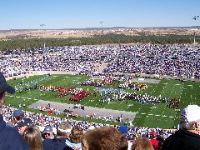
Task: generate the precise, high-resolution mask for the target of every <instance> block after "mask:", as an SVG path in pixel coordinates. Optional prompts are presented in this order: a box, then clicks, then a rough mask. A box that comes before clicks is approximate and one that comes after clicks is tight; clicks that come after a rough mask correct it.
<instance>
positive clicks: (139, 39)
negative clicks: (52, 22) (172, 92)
mask: <svg viewBox="0 0 200 150" xmlns="http://www.w3.org/2000/svg"><path fill="white" fill-rule="evenodd" d="M196 42H197V43H200V36H197V37H196ZM44 43H45V45H46V47H57V46H80V45H98V44H125V43H152V44H175V43H177V44H181V43H190V44H192V43H193V36H192V35H191V36H190V35H140V36H129V35H124V34H107V35H96V36H93V37H80V38H65V39H64V38H33V39H31V38H30V39H23V38H15V39H10V40H6V41H0V50H11V49H17V48H22V49H23V48H40V47H43V46H44Z"/></svg>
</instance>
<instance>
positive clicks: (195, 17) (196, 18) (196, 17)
mask: <svg viewBox="0 0 200 150" xmlns="http://www.w3.org/2000/svg"><path fill="white" fill-rule="evenodd" d="M192 19H193V20H194V21H197V20H198V19H199V16H194V17H193V18H192ZM195 44H196V32H195V30H194V46H195Z"/></svg>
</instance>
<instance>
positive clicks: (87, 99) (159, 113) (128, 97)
mask: <svg viewBox="0 0 200 150" xmlns="http://www.w3.org/2000/svg"><path fill="white" fill-rule="evenodd" d="M141 47H142V48H143V49H145V50H146V51H147V53H150V52H151V53H157V56H156V57H155V58H152V57H146V55H151V54H144V53H143V50H138V52H137V49H136V48H138V49H139V48H141ZM152 47H153V48H154V49H155V48H158V50H155V51H150V50H149V51H148V49H150V48H151V49H152ZM163 47H164V46H162V45H156V46H155V45H139V46H138V45H126V46H122V45H120V46H119V45H115V46H82V47H68V48H66V47H63V48H54V49H53V51H52V49H49V48H44V49H38V50H37V49H36V50H34V53H36V54H35V55H36V56H35V57H34V58H30V56H28V53H27V52H23V53H21V54H20V55H14V57H15V58H13V57H12V56H11V57H9V56H5V61H6V60H12V61H11V62H8V63H5V62H4V64H6V66H5V67H3V68H6V70H5V72H6V73H7V76H8V78H12V80H9V83H10V84H11V85H13V86H14V87H15V89H16V94H15V95H12V97H8V98H7V99H8V100H7V101H6V103H7V104H8V105H11V106H15V107H22V106H24V105H25V106H26V107H24V108H23V109H28V110H29V109H36V110H34V111H37V107H31V105H33V104H34V103H36V102H37V101H39V100H43V101H46V105H45V104H43V105H41V107H45V106H47V105H48V104H49V103H50V102H57V103H58V102H59V103H62V104H63V105H64V104H73V105H76V104H80V105H83V106H85V107H87V106H89V107H92V108H93V109H94V111H89V112H88V114H87V113H86V114H85V115H82V114H81V112H77V113H78V114H77V113H73V111H74V110H73V109H70V111H72V113H71V114H70V115H72V116H73V115H75V116H77V117H74V119H76V118H79V119H81V118H82V119H86V118H87V119H88V120H90V119H89V118H92V119H95V120H97V121H103V122H106V121H108V122H112V121H113V123H116V124H119V122H118V121H116V120H117V116H118V117H119V118H120V119H122V120H123V121H124V122H127V123H130V122H131V124H134V125H136V126H144V127H154V128H157V127H160V128H166V129H168V128H176V127H177V125H178V120H179V116H180V109H181V108H183V107H185V106H187V105H189V104H199V103H198V99H199V94H198V90H199V88H200V87H199V82H198V78H199V73H198V69H199V68H198V62H196V65H194V64H195V63H194V60H191V62H190V60H189V58H190V56H192V54H193V53H198V51H195V50H191V51H190V53H189V54H187V53H188V52H187V53H186V54H187V55H186V54H185V52H184V50H181V51H182V53H183V54H179V52H178V51H177V48H178V46H177V47H176V48H174V49H175V50H176V51H175V52H177V54H178V55H176V54H174V55H176V57H178V58H181V57H184V61H183V62H181V61H182V60H179V59H178V58H177V59H175V58H171V57H173V56H169V57H168V58H167V59H166V60H164V61H165V62H168V63H169V64H170V63H173V65H174V66H171V68H169V69H168V68H167V67H168V64H167V63H166V66H162V67H163V68H161V69H160V72H162V74H161V73H156V74H153V73H155V72H156V71H158V68H156V67H160V66H156V65H157V64H156V65H155V66H154V69H155V71H154V70H153V69H151V71H154V72H152V74H149V73H148V72H149V70H150V67H152V66H151V65H150V64H148V63H149V61H150V60H151V61H152V62H154V61H163V60H160V59H158V60H157V57H160V56H161V55H162V56H163V54H162V53H161V52H162V51H163V49H162V48H163ZM179 47H181V45H180V46H179ZM164 48H165V50H166V51H167V50H169V49H170V50H171V48H173V45H172V46H171V45H167V46H166V47H164ZM188 48H190V49H192V47H191V46H185V49H188ZM195 48H196V47H195ZM83 49H84V50H85V51H83ZM196 49H198V47H197V48H196ZM75 50H76V53H79V52H80V51H81V52H80V54H76V55H74V54H73V53H74V52H75ZM131 50H132V51H133V50H134V52H131ZM122 51H123V52H124V55H123V54H121V53H122ZM171 51H172V50H171ZM171 51H169V52H171ZM179 51H180V50H179ZM88 52H89V53H92V54H93V55H86V54H87V53H88ZM110 52H113V54H111V53H110ZM37 53H38V54H37ZM99 53H102V54H101V56H99ZM107 53H110V54H107ZM171 53H174V52H173V51H172V52H171ZM15 54H17V51H16V52H15ZM132 55H137V56H135V59H138V60H140V58H138V57H141V58H143V60H144V61H146V62H148V63H147V64H146V66H144V68H145V67H146V68H147V69H146V70H142V68H138V69H139V70H140V71H138V72H137V71H135V70H134V69H135V68H136V67H137V64H135V66H132V67H133V70H130V71H129V70H128V69H127V71H126V70H125V69H126V67H127V66H126V64H127V63H126V62H128V61H129V60H128V59H130V58H131V59H134V58H132ZM140 55H143V56H140ZM22 56H23V57H22ZM197 56H198V54H197ZM69 57H70V58H69ZM83 57H87V58H83ZM108 57H109V58H108ZM116 57H117V58H116ZM57 58H58V59H59V60H57ZM108 59H110V60H108ZM117 59H118V60H117ZM125 59H127V60H125ZM145 59H146V60H145ZM154 59H155V60H154ZM185 59H186V60H185ZM138 60H136V61H133V63H135V62H137V61H138ZM59 61H60V62H59ZM113 61H116V62H120V61H121V63H122V64H123V66H122V65H119V66H117V67H119V68H117V67H116V68H115V69H116V70H117V69H119V71H118V70H117V71H116V72H114V71H113V70H111V69H112V66H111V65H113ZM123 61H124V62H123ZM188 61H189V63H188ZM34 62H35V63H34ZM186 62H187V66H186V67H185V68H184V67H183V68H181V69H180V65H184V63H186ZM176 63H180V64H176ZM181 63H183V64H181ZM51 64H54V65H55V66H54V65H52V66H51ZM160 64H162V62H161V63H160ZM130 65H133V64H132V62H131V63H130ZM192 65H194V67H193V68H191V67H192ZM10 66H13V68H10ZM63 66H67V67H68V68H67V67H63ZM142 67H143V66H142ZM148 67H149V68H148ZM188 67H190V69H191V70H192V71H191V72H189V74H187V71H188V70H187V69H189V68H188ZM109 69H110V70H111V71H108V70H109ZM120 69H123V70H122V71H121V70H120ZM167 69H168V70H167ZM171 69H173V70H174V69H177V72H174V71H172V70H171ZM13 70H15V72H13ZM27 70H28V71H27ZM122 72H127V73H122ZM133 72H134V73H133ZM182 72H183V73H185V76H183V73H182ZM172 73H173V74H172ZM178 75H181V76H178ZM20 76H21V77H20ZM73 90H74V91H73ZM81 92H82V94H81ZM54 105H55V104H54ZM36 106H40V105H39V104H37V105H36ZM70 106H71V108H73V107H74V106H72V105H70ZM70 106H68V105H66V108H65V109H68V108H69V107H70ZM55 107H56V106H55ZM96 107H97V108H104V109H107V110H106V111H107V113H105V111H104V113H105V114H104V113H100V114H99V115H98V116H95V117H88V116H92V115H93V114H95V113H97V112H96V111H97V109H96V110H95V108H96ZM56 108H57V107H56ZM52 109H54V108H52ZM63 110H64V108H63V109H61V110H60V111H61V112H60V113H61V114H62V113H64V112H63ZM86 110H87V109H85V111H86ZM113 110H119V112H118V113H116V114H115V113H113V115H114V116H115V117H114V118H113V116H109V113H111V112H112V111H113ZM120 111H122V112H120ZM123 111H124V112H123ZM125 112H127V113H130V112H132V115H131V117H128V118H126V115H128V114H126V113H125ZM60 113H59V114H60ZM120 113H121V114H120ZM123 113H125V114H123ZM111 114H112V113H111ZM122 114H123V115H122ZM121 115H122V116H123V117H122V118H121ZM86 116H87V117H86ZM101 118H102V119H101ZM111 118H113V119H111Z"/></svg>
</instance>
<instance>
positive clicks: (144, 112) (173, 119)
mask: <svg viewBox="0 0 200 150" xmlns="http://www.w3.org/2000/svg"><path fill="white" fill-rule="evenodd" d="M44 78H45V80H42V79H44ZM89 78H90V77H89V76H84V75H51V76H47V75H41V76H31V77H28V78H20V79H17V80H9V83H10V84H11V85H13V86H16V85H19V83H20V82H23V83H29V84H32V83H34V82H36V81H37V82H38V84H39V85H56V86H64V87H78V88H83V89H86V90H93V89H95V88H96V87H92V86H81V85H80V84H79V83H81V82H83V81H85V80H87V79H89ZM106 87H109V88H111V87H112V88H116V87H115V86H106ZM128 91H129V92H137V93H141V94H145V93H147V94H148V95H152V96H162V97H170V98H180V99H181V101H180V109H181V108H183V107H184V106H186V105H188V104H200V101H199V99H200V92H199V91H200V84H199V82H193V81H184V82H183V81H179V80H168V79H162V80H161V81H160V83H158V84H148V88H147V89H145V90H142V91H140V92H139V91H133V90H128ZM69 97H70V96H65V97H62V98H59V97H58V96H57V94H56V92H44V91H40V90H30V91H26V92H25V91H23V92H16V93H15V94H14V95H12V96H7V101H6V104H11V105H12V106H15V107H17V106H18V105H19V104H20V103H22V104H23V103H24V104H26V105H30V104H32V103H34V102H36V101H37V100H38V99H41V100H47V101H56V102H60V103H77V102H73V101H69ZM100 98H101V97H100V95H99V96H96V97H94V96H93V95H90V96H88V97H86V98H84V99H83V100H81V102H80V103H81V104H83V105H86V106H92V107H100V108H109V109H114V110H123V111H131V112H137V115H136V118H135V120H134V122H133V123H134V124H135V125H137V126H143V127H161V128H175V127H177V124H178V118H179V114H180V110H179V109H173V108H168V107H167V106H166V104H164V103H157V104H148V105H142V104H139V103H138V102H135V101H130V100H129V101H114V102H111V103H110V104H107V103H104V104H100V103H99V102H98V100H99V99H100Z"/></svg>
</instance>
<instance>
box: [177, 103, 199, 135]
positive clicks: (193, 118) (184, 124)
mask: <svg viewBox="0 0 200 150" xmlns="http://www.w3.org/2000/svg"><path fill="white" fill-rule="evenodd" d="M179 128H180V129H182V130H187V131H190V132H193V133H195V134H200V107H199V106H197V105H188V106H187V107H186V108H184V109H183V110H182V112H181V117H180V123H179Z"/></svg>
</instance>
